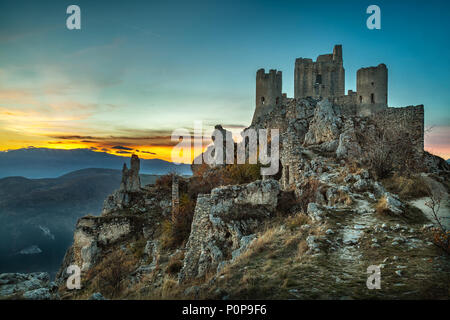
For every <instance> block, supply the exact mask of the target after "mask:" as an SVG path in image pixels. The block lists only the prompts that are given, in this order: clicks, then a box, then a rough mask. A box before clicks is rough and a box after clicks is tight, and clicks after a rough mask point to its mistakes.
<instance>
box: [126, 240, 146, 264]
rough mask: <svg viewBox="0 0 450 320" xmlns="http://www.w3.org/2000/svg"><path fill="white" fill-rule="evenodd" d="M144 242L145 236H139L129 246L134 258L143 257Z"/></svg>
mask: <svg viewBox="0 0 450 320" xmlns="http://www.w3.org/2000/svg"><path fill="white" fill-rule="evenodd" d="M146 244H147V240H145V238H140V239H139V240H137V241H136V242H134V243H133V244H132V245H131V246H130V249H131V252H132V253H133V254H134V256H135V257H136V259H139V260H140V259H142V258H143V257H144V250H145V245H146Z"/></svg>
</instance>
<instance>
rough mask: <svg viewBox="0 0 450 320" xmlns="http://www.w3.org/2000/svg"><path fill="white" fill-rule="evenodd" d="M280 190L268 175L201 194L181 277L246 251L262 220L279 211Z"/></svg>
mask: <svg viewBox="0 0 450 320" xmlns="http://www.w3.org/2000/svg"><path fill="white" fill-rule="evenodd" d="M279 192H280V187H279V184H278V182H277V181H275V180H273V179H267V180H258V181H255V182H252V183H249V184H244V185H232V186H225V187H219V188H216V189H213V190H212V191H211V194H209V195H199V196H198V198H197V205H196V207H195V213H194V218H193V221H192V228H191V234H190V236H189V240H188V242H187V244H186V252H185V258H184V262H183V268H182V270H181V272H180V275H179V281H180V282H183V281H184V280H185V279H188V278H195V277H200V276H203V275H204V274H205V273H206V272H207V271H208V270H216V269H217V267H218V266H219V264H220V263H221V262H223V261H224V260H225V259H226V257H227V256H234V257H237V256H238V255H239V254H240V253H242V252H243V250H244V249H245V248H246V247H248V245H249V243H250V242H251V240H252V239H253V237H254V235H252V234H253V233H254V231H255V230H256V228H257V227H258V226H259V225H260V223H261V220H263V219H266V218H268V217H270V216H271V215H272V214H273V213H274V212H275V210H276V207H277V202H278V194H279ZM233 252H234V255H233Z"/></svg>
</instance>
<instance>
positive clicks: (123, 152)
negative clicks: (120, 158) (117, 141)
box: [116, 150, 132, 154]
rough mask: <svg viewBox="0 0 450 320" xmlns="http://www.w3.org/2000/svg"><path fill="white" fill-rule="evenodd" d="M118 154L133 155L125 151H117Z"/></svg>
mask: <svg viewBox="0 0 450 320" xmlns="http://www.w3.org/2000/svg"><path fill="white" fill-rule="evenodd" d="M116 153H119V154H130V153H132V152H131V151H123V150H120V151H117V152H116Z"/></svg>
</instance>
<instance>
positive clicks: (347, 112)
mask: <svg viewBox="0 0 450 320" xmlns="http://www.w3.org/2000/svg"><path fill="white" fill-rule="evenodd" d="M357 98H358V94H357V93H356V92H354V91H353V90H348V94H347V95H345V96H340V97H333V98H331V99H329V100H330V101H331V102H332V104H333V105H335V106H338V107H339V110H340V113H341V114H342V115H344V116H354V115H356V113H357V110H358V106H357Z"/></svg>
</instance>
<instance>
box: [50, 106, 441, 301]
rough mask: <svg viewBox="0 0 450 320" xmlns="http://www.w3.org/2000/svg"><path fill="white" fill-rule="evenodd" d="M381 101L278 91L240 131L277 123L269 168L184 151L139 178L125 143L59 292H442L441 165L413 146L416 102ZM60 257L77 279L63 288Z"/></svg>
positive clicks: (276, 295) (416, 142)
mask: <svg viewBox="0 0 450 320" xmlns="http://www.w3.org/2000/svg"><path fill="white" fill-rule="evenodd" d="M389 109H394V108H389ZM389 109H388V110H383V111H381V112H380V113H379V114H377V113H375V114H371V115H367V116H362V115H358V114H356V113H354V112H352V110H350V109H349V108H347V107H346V106H345V105H340V104H339V103H338V102H336V101H332V100H331V101H330V100H328V99H323V100H321V99H312V98H307V99H285V100H284V101H283V104H282V105H279V106H277V107H275V108H273V109H272V110H271V111H270V112H269V113H267V114H262V115H261V116H259V117H257V118H256V119H254V121H253V123H252V125H251V126H250V127H249V128H247V129H246V130H244V132H243V136H244V137H245V135H246V132H247V131H248V130H249V129H263V128H269V129H270V128H277V129H279V130H280V170H279V173H278V174H277V175H274V176H271V177H270V176H265V177H264V178H263V177H262V176H261V175H260V170H259V169H260V168H261V166H262V165H261V164H259V163H258V164H254V165H250V164H245V165H211V166H208V165H195V166H193V172H194V175H193V176H192V177H189V178H185V177H177V176H175V175H167V176H163V177H162V178H160V179H159V180H158V181H157V182H156V184H154V185H148V186H142V185H141V183H140V181H139V159H138V158H137V157H136V156H133V158H132V161H131V168H130V169H128V168H127V167H126V166H124V168H123V171H122V176H123V178H122V183H121V185H120V187H119V189H118V190H117V191H115V192H114V193H113V194H112V195H110V196H109V197H108V198H107V199H106V200H105V203H104V208H103V210H102V214H101V216H99V217H92V216H88V217H83V218H81V219H80V220H79V221H78V223H77V227H76V230H75V233H74V241H73V245H72V246H71V248H70V249H69V250H68V252H67V253H66V256H65V258H64V261H63V263H62V266H61V269H60V271H59V273H58V275H57V279H56V283H57V284H58V286H59V291H58V294H59V295H58V297H60V298H62V299H87V298H89V297H92V296H93V297H94V298H95V297H102V296H104V297H106V298H112V299H164V298H212V299H249V298H258V299H259V298H266V299H316V298H322V299H323V298H329V299H366V298H379V299H418V298H438V299H448V297H449V283H450V281H449V277H450V267H449V266H450V264H449V256H448V232H447V231H446V230H448V222H446V221H447V220H445V219H444V218H445V216H446V215H448V212H449V201H448V190H449V182H448V181H449V180H448V177H449V174H450V171H449V166H448V164H447V163H446V162H445V161H444V160H443V159H440V158H438V157H436V156H433V155H431V154H428V153H427V152H424V151H423V123H420V121H419V122H417V121H415V119H417V117H416V115H417V114H423V106H415V107H407V108H406V109H404V108H403V110H402V111H401V113H400V114H401V117H398V118H395V117H396V114H397V111H395V110H389ZM419 118H420V117H419ZM392 122H395V123H396V127H395V128H396V130H392V126H391V125H390V123H392ZM217 128H219V129H221V130H223V128H222V127H217ZM243 141H245V139H244V140H243ZM233 156H234V155H233ZM429 200H432V201H431V203H434V204H435V205H433V204H430V201H429ZM438 202H439V204H440V207H439V209H438V206H437V203H438ZM424 203H427V205H426V206H424V205H423V204H424ZM421 204H422V205H421ZM433 212H434V213H436V215H437V218H438V219H435V216H434V215H433ZM446 232H447V233H446ZM446 251H447V252H446ZM69 265H78V266H79V267H80V268H81V272H82V274H81V283H82V288H81V289H80V290H68V289H67V288H66V279H67V277H68V274H67V273H66V270H67V267H68V266H69ZM369 266H378V267H379V268H380V269H381V283H382V287H381V289H380V290H369V289H368V288H367V286H366V281H367V268H368V267H369Z"/></svg>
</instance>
